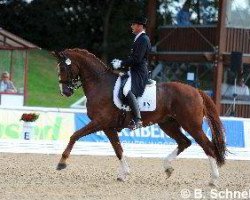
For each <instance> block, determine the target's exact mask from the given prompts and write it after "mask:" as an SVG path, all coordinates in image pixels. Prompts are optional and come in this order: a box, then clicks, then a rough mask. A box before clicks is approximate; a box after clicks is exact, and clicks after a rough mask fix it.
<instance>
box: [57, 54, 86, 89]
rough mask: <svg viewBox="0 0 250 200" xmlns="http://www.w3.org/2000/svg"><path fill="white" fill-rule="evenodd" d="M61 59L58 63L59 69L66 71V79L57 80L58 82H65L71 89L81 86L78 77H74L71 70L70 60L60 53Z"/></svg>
mask: <svg viewBox="0 0 250 200" xmlns="http://www.w3.org/2000/svg"><path fill="white" fill-rule="evenodd" d="M62 58H63V59H62V60H61V61H60V62H59V63H58V65H59V68H60V71H66V74H67V80H65V81H63V80H59V83H63V84H66V86H67V87H68V88H70V89H72V90H76V89H78V88H79V87H81V86H82V83H81V80H80V77H79V76H77V78H75V77H74V74H73V72H72V66H71V60H70V59H69V58H67V57H66V56H65V55H64V54H63V53H62Z"/></svg>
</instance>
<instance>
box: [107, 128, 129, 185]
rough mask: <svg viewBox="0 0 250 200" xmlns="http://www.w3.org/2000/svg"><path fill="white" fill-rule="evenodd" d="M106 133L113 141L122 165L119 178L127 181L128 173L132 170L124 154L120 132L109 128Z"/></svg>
mask: <svg viewBox="0 0 250 200" xmlns="http://www.w3.org/2000/svg"><path fill="white" fill-rule="evenodd" d="M104 132H105V134H106V135H107V137H108V139H109V141H110V142H111V144H112V146H113V148H114V151H115V154H116V156H117V158H118V159H119V160H120V166H119V168H118V175H117V180H118V181H125V180H126V177H127V175H129V173H130V170H129V166H128V164H127V161H126V159H125V157H124V156H123V149H122V146H121V143H120V140H119V137H118V132H117V131H115V130H112V129H107V130H104Z"/></svg>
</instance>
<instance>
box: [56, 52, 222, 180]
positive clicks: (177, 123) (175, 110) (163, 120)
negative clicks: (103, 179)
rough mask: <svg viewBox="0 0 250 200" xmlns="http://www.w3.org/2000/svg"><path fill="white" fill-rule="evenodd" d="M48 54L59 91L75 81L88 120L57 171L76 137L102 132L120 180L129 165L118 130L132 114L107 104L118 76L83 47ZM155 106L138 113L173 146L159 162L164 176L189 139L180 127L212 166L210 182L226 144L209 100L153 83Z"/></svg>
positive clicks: (69, 89) (177, 86)
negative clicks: (55, 70) (52, 59)
mask: <svg viewBox="0 0 250 200" xmlns="http://www.w3.org/2000/svg"><path fill="white" fill-rule="evenodd" d="M53 54H54V56H55V57H56V58H57V60H58V76H59V86H60V90H61V94H62V95H64V96H67V97H68V96H71V95H72V94H73V91H74V89H75V88H77V87H79V86H80V85H81V86H82V88H83V90H84V92H85V95H86V98H87V115H88V116H89V118H90V119H91V122H90V123H89V124H87V125H86V126H85V127H83V128H81V129H80V130H78V131H76V132H75V133H74V134H73V135H72V136H71V137H70V141H69V143H68V145H67V147H66V149H65V151H64V152H63V154H62V157H61V159H60V161H59V163H58V166H57V169H58V170H61V169H64V168H65V167H66V160H67V159H68V157H69V155H70V152H71V150H72V148H73V146H74V144H75V142H76V141H77V140H78V139H79V138H81V137H83V136H86V135H88V134H91V133H93V132H96V131H100V130H102V131H103V132H104V133H105V134H106V136H107V137H108V139H109V140H110V142H111V144H112V146H113V148H114V151H115V154H116V156H117V157H118V159H119V161H120V166H119V171H118V177H117V179H118V180H122V181H124V180H125V178H126V176H127V175H128V174H129V167H128V164H127V162H126V159H125V157H124V155H123V149H122V146H121V143H120V141H119V137H118V132H119V131H121V130H122V129H123V128H126V127H128V125H129V122H130V120H131V119H132V115H131V113H130V112H125V111H122V110H120V109H118V108H117V107H116V106H115V105H114V103H113V88H114V85H115V82H116V80H117V78H118V74H117V73H115V72H114V71H113V70H112V69H111V68H109V67H107V66H106V65H105V64H104V63H102V61H101V60H100V59H98V58H97V57H96V56H95V55H93V54H91V53H89V52H88V51H87V50H81V49H66V50H64V51H62V52H56V53H53ZM79 82H80V83H81V84H80V85H78V83H79ZM156 105H157V106H156V110H155V111H151V112H142V113H141V114H142V120H143V126H148V125H151V124H155V123H157V124H158V125H159V127H160V128H161V129H162V130H163V131H164V132H165V133H166V134H167V135H168V136H170V137H171V138H173V139H174V140H175V141H176V142H177V144H178V146H177V148H176V149H175V150H174V151H173V152H172V153H171V154H170V155H168V156H167V157H166V159H165V160H164V168H165V172H166V173H167V175H168V176H170V175H171V173H172V172H173V168H172V166H171V161H173V160H174V159H175V158H176V157H177V156H178V155H179V154H180V153H181V152H182V151H184V149H186V148H188V147H189V146H190V145H191V141H190V140H189V139H188V138H187V137H186V136H185V135H184V134H183V132H182V131H181V128H183V129H184V130H186V131H187V132H188V133H189V134H190V135H191V136H192V137H193V138H194V139H195V141H196V142H197V143H198V144H199V145H200V146H201V147H202V149H203V150H204V152H205V154H206V155H207V156H208V159H209V162H210V165H211V169H212V172H211V182H210V183H211V184H214V183H215V181H216V179H217V178H218V177H219V172H218V168H217V165H218V166H221V165H223V164H224V162H225V153H226V146H225V140H224V131H223V128H222V123H221V121H220V118H219V115H218V113H217V110H216V108H215V105H214V103H213V101H212V100H211V98H210V97H209V96H207V95H206V94H205V93H204V92H202V91H200V90H197V89H195V88H193V87H191V86H189V85H186V84H183V83H178V82H170V83H160V84H157V104H156ZM124 113H125V115H124ZM203 117H206V119H207V120H208V122H209V125H210V128H211V132H212V141H210V140H209V139H208V137H207V136H206V135H205V133H204V132H203V130H202V123H203Z"/></svg>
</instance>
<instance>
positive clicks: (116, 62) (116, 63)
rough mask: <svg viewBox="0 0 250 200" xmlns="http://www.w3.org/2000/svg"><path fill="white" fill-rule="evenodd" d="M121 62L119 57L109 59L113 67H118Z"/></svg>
mask: <svg viewBox="0 0 250 200" xmlns="http://www.w3.org/2000/svg"><path fill="white" fill-rule="evenodd" d="M121 63H122V61H121V60H119V59H113V60H112V61H111V64H112V65H113V68H114V69H119V68H120V67H121Z"/></svg>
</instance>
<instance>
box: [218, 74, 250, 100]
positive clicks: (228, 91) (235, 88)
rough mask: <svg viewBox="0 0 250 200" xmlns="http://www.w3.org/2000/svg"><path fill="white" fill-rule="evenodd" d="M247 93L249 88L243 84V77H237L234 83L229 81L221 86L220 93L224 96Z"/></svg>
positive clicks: (244, 94)
mask: <svg viewBox="0 0 250 200" xmlns="http://www.w3.org/2000/svg"><path fill="white" fill-rule="evenodd" d="M249 94H250V93H249V88H248V86H247V85H245V83H244V79H243V78H241V79H239V80H238V81H237V83H236V85H234V84H233V82H232V81H229V82H228V83H227V84H222V87H221V95H222V96H224V97H236V96H249Z"/></svg>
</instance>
